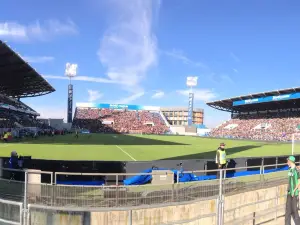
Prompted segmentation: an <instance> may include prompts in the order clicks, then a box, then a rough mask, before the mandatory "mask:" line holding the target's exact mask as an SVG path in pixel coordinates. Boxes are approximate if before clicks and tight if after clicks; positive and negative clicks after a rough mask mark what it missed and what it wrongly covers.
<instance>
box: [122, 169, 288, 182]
mask: <svg viewBox="0 0 300 225" xmlns="http://www.w3.org/2000/svg"><path fill="white" fill-rule="evenodd" d="M287 169H288V166H285V167H280V168H277V169H268V170H264V171H263V173H264V174H267V173H274V172H280V171H285V170H287ZM153 170H166V169H162V168H153V169H152V168H151V169H146V170H144V171H142V172H141V173H151V172H152V171H153ZM171 171H172V172H173V173H174V181H175V182H177V174H178V172H180V171H178V170H171ZM259 174H260V170H249V171H239V172H231V171H228V172H227V173H226V178H233V177H242V176H249V175H259ZM216 178H217V176H216V175H202V176H196V175H195V174H193V173H179V182H190V181H202V180H213V179H216ZM151 179H152V176H151V175H136V176H134V177H130V178H128V179H125V180H124V181H123V182H124V185H141V184H147V183H149V182H150V181H151Z"/></svg>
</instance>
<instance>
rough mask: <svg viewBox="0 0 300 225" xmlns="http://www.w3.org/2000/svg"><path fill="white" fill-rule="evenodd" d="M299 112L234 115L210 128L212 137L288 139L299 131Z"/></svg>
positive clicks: (266, 139) (265, 139) (267, 139)
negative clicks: (217, 125)
mask: <svg viewBox="0 0 300 225" xmlns="http://www.w3.org/2000/svg"><path fill="white" fill-rule="evenodd" d="M298 128H300V112H280V113H272V114H266V113H265V114H263V113H261V114H255V115H251V114H248V115H235V116H234V117H233V118H232V119H231V120H229V121H227V122H225V123H223V124H221V125H220V126H219V127H217V128H215V129H213V130H212V132H211V133H210V136H212V137H226V138H237V139H251V140H264V141H290V140H292V134H294V133H297V132H300V131H299V129H298Z"/></svg>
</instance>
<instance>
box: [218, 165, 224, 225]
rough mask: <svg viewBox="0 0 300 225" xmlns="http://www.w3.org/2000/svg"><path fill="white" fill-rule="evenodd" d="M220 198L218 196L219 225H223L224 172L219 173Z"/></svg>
mask: <svg viewBox="0 0 300 225" xmlns="http://www.w3.org/2000/svg"><path fill="white" fill-rule="evenodd" d="M218 172H219V196H218V211H217V213H218V214H217V225H223V215H222V214H223V213H224V210H223V170H222V169H220V170H219V171H218Z"/></svg>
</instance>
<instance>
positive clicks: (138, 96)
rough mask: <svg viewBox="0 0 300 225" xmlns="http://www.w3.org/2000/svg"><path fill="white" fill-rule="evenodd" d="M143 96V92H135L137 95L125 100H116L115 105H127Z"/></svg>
mask: <svg viewBox="0 0 300 225" xmlns="http://www.w3.org/2000/svg"><path fill="white" fill-rule="evenodd" d="M144 95H145V92H143V91H142V92H137V93H134V94H132V95H130V96H128V97H126V98H122V99H120V100H118V101H117V102H116V103H120V104H128V103H131V102H133V101H135V100H136V99H138V98H140V97H142V96H144Z"/></svg>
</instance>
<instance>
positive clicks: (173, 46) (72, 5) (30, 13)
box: [0, 0, 300, 127]
mask: <svg viewBox="0 0 300 225" xmlns="http://www.w3.org/2000/svg"><path fill="white" fill-rule="evenodd" d="M242 2H243V3H242ZM299 12H300V2H299V1H296V0H295V1H283V0H282V1H277V0H264V1H261V0H252V1H240V0H238V1H235V0H231V1H213V0H211V1H202V0H185V1H182V0H153V1H150V0H107V1H99V0H85V1H79V0H78V1H70V0H64V1H58V0H53V1H40V0H28V1H19V0H10V1H3V2H2V3H1V8H0V39H1V40H5V41H7V42H8V44H9V45H10V46H11V47H12V48H13V49H14V50H15V51H17V52H18V53H20V54H21V55H22V57H23V58H25V59H26V60H27V61H28V62H29V63H30V64H31V65H32V66H33V67H34V68H35V69H36V70H37V71H38V72H40V73H41V74H42V75H43V76H44V77H45V78H46V79H47V80H48V81H49V82H50V84H51V85H52V86H53V87H55V89H56V92H55V93H52V94H49V95H46V96H42V97H36V98H28V99H24V100H23V101H24V102H25V103H27V104H29V105H30V106H32V107H33V108H34V109H36V110H37V111H38V112H40V113H41V114H42V116H43V117H56V118H57V117H60V118H66V104H67V85H68V80H67V79H66V77H65V76H64V70H65V64H66V63H67V62H70V63H76V64H78V76H77V78H76V79H77V80H74V81H73V84H74V91H75V93H74V103H76V102H88V101H93V102H97V103H128V104H141V105H153V106H187V95H188V89H187V88H186V85H185V81H186V77H187V76H197V77H198V86H197V88H195V89H194V92H195V106H196V107H201V108H204V110H205V123H206V124H207V125H208V126H210V127H211V126H215V125H217V124H219V123H220V122H222V121H223V120H225V119H228V118H229V114H228V113H223V112H220V111H217V110H214V109H211V108H209V107H208V106H206V105H205V102H207V101H213V100H219V99H223V98H227V97H234V96H238V95H242V94H249V93H253V92H262V91H269V90H273V89H282V88H289V87H295V86H298V85H299V83H300V76H299V71H300V63H299V60H300V44H299V43H300V41H299V40H300V14H299Z"/></svg>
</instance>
